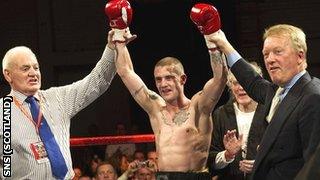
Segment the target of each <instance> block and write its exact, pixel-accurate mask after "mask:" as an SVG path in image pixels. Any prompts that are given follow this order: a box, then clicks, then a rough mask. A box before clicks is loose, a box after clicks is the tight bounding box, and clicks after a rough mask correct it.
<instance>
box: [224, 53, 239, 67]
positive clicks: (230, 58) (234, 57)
mask: <svg viewBox="0 0 320 180" xmlns="http://www.w3.org/2000/svg"><path fill="white" fill-rule="evenodd" d="M241 58H242V57H241V55H240V54H239V53H238V52H237V51H234V52H232V53H230V54H227V62H228V66H229V67H230V68H231V67H232V66H233V65H234V63H236V62H237V61H238V60H239V59H241Z"/></svg>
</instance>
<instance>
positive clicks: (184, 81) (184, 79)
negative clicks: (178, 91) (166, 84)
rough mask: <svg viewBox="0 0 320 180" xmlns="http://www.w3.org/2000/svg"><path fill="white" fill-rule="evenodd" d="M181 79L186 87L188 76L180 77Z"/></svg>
mask: <svg viewBox="0 0 320 180" xmlns="http://www.w3.org/2000/svg"><path fill="white" fill-rule="evenodd" d="M180 77H181V82H180V83H181V84H182V85H184V84H185V83H186V82H187V75H185V74H183V75H181V76H180Z"/></svg>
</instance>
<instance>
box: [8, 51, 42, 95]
mask: <svg viewBox="0 0 320 180" xmlns="http://www.w3.org/2000/svg"><path fill="white" fill-rule="evenodd" d="M12 58H13V59H11V64H12V65H11V66H10V68H8V69H7V70H5V73H4V76H5V78H6V80H7V81H8V82H9V83H10V86H11V88H12V89H14V90H16V91H19V92H21V93H23V94H24V95H27V96H30V95H34V94H35V93H36V92H37V91H38V90H39V89H40V87H41V73H40V69H39V64H38V61H37V59H36V58H35V57H34V56H32V55H30V54H29V53H27V52H18V53H17V54H15V55H14V56H13V57H12Z"/></svg>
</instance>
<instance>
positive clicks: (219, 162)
mask: <svg viewBox="0 0 320 180" xmlns="http://www.w3.org/2000/svg"><path fill="white" fill-rule="evenodd" d="M225 153H226V150H224V151H221V152H219V153H218V154H217V156H216V159H215V168H216V169H222V168H224V167H226V166H227V165H228V164H230V163H232V162H233V161H234V158H233V159H231V160H230V161H227V160H226V156H225Z"/></svg>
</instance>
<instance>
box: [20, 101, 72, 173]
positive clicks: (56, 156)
mask: <svg viewBox="0 0 320 180" xmlns="http://www.w3.org/2000/svg"><path fill="white" fill-rule="evenodd" d="M25 101H26V102H27V103H29V104H30V111H31V114H32V117H33V120H34V121H35V123H37V120H38V115H39V105H38V102H37V101H36V100H35V98H34V97H33V96H28V97H27V99H26V100H25ZM39 136H40V138H41V140H42V142H43V144H44V146H45V148H46V151H47V154H48V158H49V160H50V164H51V170H52V173H53V175H54V176H55V177H56V178H58V179H64V177H65V176H66V174H67V172H68V168H67V165H66V163H65V161H64V158H63V155H62V153H61V151H60V148H59V146H58V144H57V142H56V140H55V138H54V135H53V134H52V132H51V130H50V127H49V125H48V123H47V121H46V119H45V118H44V116H42V121H41V125H40V127H39Z"/></svg>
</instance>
